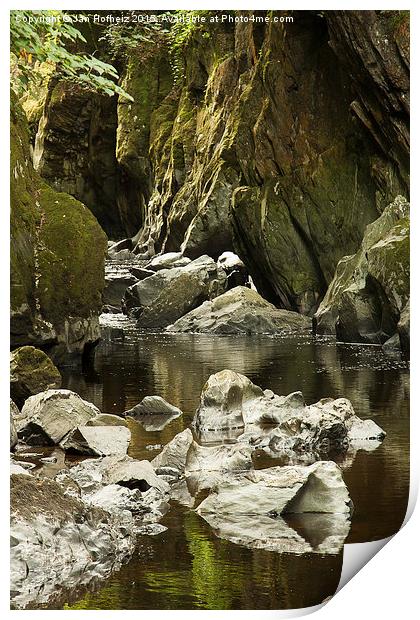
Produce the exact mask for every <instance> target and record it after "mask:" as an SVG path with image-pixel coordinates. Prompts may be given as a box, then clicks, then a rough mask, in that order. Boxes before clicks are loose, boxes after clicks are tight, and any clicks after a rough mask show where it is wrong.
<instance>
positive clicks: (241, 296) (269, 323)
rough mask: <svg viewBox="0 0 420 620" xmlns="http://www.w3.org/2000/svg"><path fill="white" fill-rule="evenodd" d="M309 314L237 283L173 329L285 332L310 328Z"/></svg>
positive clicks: (235, 332) (236, 332)
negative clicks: (281, 305) (283, 307)
mask: <svg viewBox="0 0 420 620" xmlns="http://www.w3.org/2000/svg"><path fill="white" fill-rule="evenodd" d="M310 327H311V321H310V319H309V317H307V316H304V315H302V314H298V313H297V312H291V311H289V310H280V309H278V308H275V307H274V306H273V305H272V304H270V303H269V302H268V301H266V300H265V299H263V298H262V297H261V295H259V294H258V293H257V292H256V291H254V290H251V289H249V288H246V287H243V286H237V287H236V288H233V289H231V290H229V291H227V292H226V293H223V294H222V295H220V296H219V297H216V298H215V299H213V300H212V301H205V302H204V303H203V304H202V305H201V306H199V307H198V308H196V309H195V310H192V311H191V312H189V313H188V314H186V315H185V316H183V317H182V318H180V319H179V320H178V321H176V322H175V323H174V324H173V325H171V326H169V327H168V331H171V332H198V333H208V334H284V333H290V332H304V331H309V330H310Z"/></svg>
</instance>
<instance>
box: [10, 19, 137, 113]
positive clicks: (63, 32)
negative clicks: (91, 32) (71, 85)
mask: <svg viewBox="0 0 420 620" xmlns="http://www.w3.org/2000/svg"><path fill="white" fill-rule="evenodd" d="M83 21H84V20H83V16H81V15H77V16H76V15H70V14H66V13H64V12H63V11H52V10H49V11H27V10H25V11H11V13H10V51H11V81H12V87H13V89H14V90H15V92H16V93H17V94H18V95H22V93H23V92H25V90H26V89H27V87H28V85H29V84H30V83H33V82H35V83H38V84H39V83H40V80H42V76H41V73H40V71H39V66H40V64H44V63H48V64H49V65H51V66H52V67H53V71H54V72H55V74H56V75H57V77H59V78H60V79H62V80H69V81H72V82H75V83H77V84H80V85H82V86H84V87H86V88H89V89H92V90H95V91H98V92H102V93H105V94H107V95H109V96H112V95H115V94H119V95H121V96H122V97H124V98H126V99H129V100H130V101H131V100H132V97H131V96H130V95H129V94H128V93H126V92H125V91H124V90H123V89H122V88H121V87H120V86H118V84H117V80H118V73H117V71H116V69H115V67H113V66H112V65H110V64H108V63H106V62H102V61H101V60H99V59H98V58H95V57H94V56H92V55H88V54H80V53H77V52H76V51H70V49H69V48H71V50H74V49H77V46H78V45H80V44H81V43H86V39H85V38H84V37H83V35H82V33H81V32H80V31H79V30H78V29H77V28H75V27H74V26H73V23H77V22H83Z"/></svg>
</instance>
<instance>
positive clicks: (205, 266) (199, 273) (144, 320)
mask: <svg viewBox="0 0 420 620" xmlns="http://www.w3.org/2000/svg"><path fill="white" fill-rule="evenodd" d="M225 285H226V274H225V272H224V271H223V269H220V268H218V267H217V264H216V263H215V262H214V260H213V259H212V258H210V257H209V256H200V258H197V259H196V260H194V261H191V262H190V263H189V264H188V265H186V266H184V267H176V268H174V269H161V270H160V271H158V272H157V273H156V274H155V275H153V276H150V277H148V278H146V279H145V280H141V281H140V282H138V283H137V284H134V285H133V286H131V287H130V288H128V289H127V291H126V294H125V296H124V304H125V308H126V311H128V313H129V314H130V315H132V316H134V317H135V318H136V319H137V320H138V325H139V326H140V327H166V326H167V325H169V324H171V323H173V322H174V321H176V320H177V319H179V318H180V317H181V316H183V315H184V314H185V313H186V312H189V311H190V310H192V309H193V308H196V307H197V306H199V305H200V304H201V303H202V302H203V301H204V300H206V299H212V298H213V297H216V296H217V295H219V294H220V293H221V292H223V291H224V289H225Z"/></svg>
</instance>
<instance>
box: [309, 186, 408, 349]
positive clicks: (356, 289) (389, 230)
mask: <svg viewBox="0 0 420 620" xmlns="http://www.w3.org/2000/svg"><path fill="white" fill-rule="evenodd" d="M408 208H409V205H408V203H407V201H406V200H405V199H404V198H402V197H401V196H399V197H397V198H396V199H395V201H394V202H393V203H391V204H390V205H389V206H388V207H387V208H386V209H385V211H384V212H383V213H382V215H381V216H380V217H379V218H378V219H377V220H376V221H375V222H373V223H372V224H370V225H369V226H367V227H366V232H365V235H364V237H363V241H362V244H361V248H360V250H359V251H358V252H357V253H356V254H354V255H352V256H345V257H344V258H342V259H341V260H340V261H339V263H338V265H337V269H336V273H335V276H334V278H333V280H332V282H331V284H330V286H329V288H328V291H327V293H326V295H325V297H324V299H323V301H322V303H321V305H320V307H319V308H318V311H317V312H316V314H315V317H314V327H315V331H316V332H317V333H319V334H333V335H336V336H337V338H339V339H340V340H344V341H351V342H369V343H374V344H382V343H384V342H385V341H387V340H388V339H389V338H390V337H391V336H392V335H393V334H394V333H395V332H396V330H397V324H398V321H399V320H400V316H401V314H402V311H403V309H404V308H405V306H406V304H407V301H408V299H409V294H410V282H409V280H410V273H409V269H410V262H409V233H410V222H409V216H408Z"/></svg>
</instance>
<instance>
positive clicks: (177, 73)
mask: <svg viewBox="0 0 420 620" xmlns="http://www.w3.org/2000/svg"><path fill="white" fill-rule="evenodd" d="M210 13H211V11H187V10H179V11H175V12H174V13H173V14H172V15H171V21H172V27H171V30H170V32H169V42H170V49H171V64H172V70H173V72H174V79H175V82H178V81H180V80H182V79H183V77H184V72H185V67H184V58H183V54H184V51H185V49H186V47H187V45H188V44H189V43H190V41H191V40H192V38H193V36H194V35H195V34H196V33H197V32H199V33H200V34H201V36H202V37H203V38H206V39H209V38H210V32H209V31H208V30H207V28H206V22H203V21H202V20H201V18H206V17H207V16H208V15H209V14H210Z"/></svg>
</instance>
